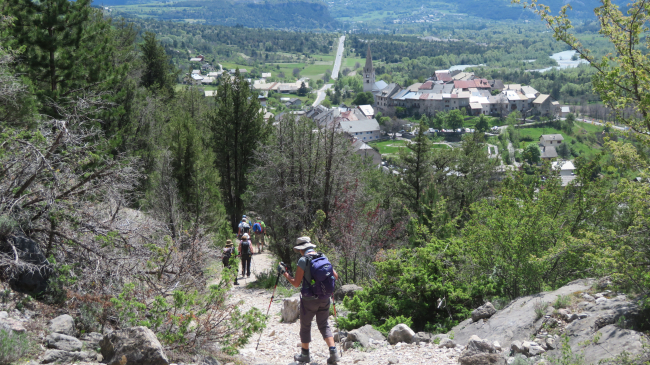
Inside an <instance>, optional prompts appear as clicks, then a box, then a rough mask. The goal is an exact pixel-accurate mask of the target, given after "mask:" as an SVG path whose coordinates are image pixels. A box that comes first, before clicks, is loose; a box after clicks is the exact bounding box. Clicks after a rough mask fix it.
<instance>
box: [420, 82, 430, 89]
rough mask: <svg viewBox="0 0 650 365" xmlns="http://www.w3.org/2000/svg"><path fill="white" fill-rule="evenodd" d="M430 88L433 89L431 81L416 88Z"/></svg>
mask: <svg viewBox="0 0 650 365" xmlns="http://www.w3.org/2000/svg"><path fill="white" fill-rule="evenodd" d="M431 89H433V81H427V82H425V83H424V84H422V85H421V86H420V87H419V88H418V90H431Z"/></svg>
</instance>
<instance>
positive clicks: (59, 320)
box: [47, 314, 76, 336]
mask: <svg viewBox="0 0 650 365" xmlns="http://www.w3.org/2000/svg"><path fill="white" fill-rule="evenodd" d="M47 326H48V328H49V329H50V331H51V332H55V333H61V334H64V335H68V336H74V335H75V332H76V331H75V328H74V319H73V318H72V317H70V316H69V315H67V314H64V315H61V316H58V317H56V318H54V319H52V320H50V321H49V322H48V323H47Z"/></svg>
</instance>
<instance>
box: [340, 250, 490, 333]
mask: <svg viewBox="0 0 650 365" xmlns="http://www.w3.org/2000/svg"><path fill="white" fill-rule="evenodd" d="M463 257H464V254H463V252H462V250H461V246H460V245H459V244H458V242H457V241H454V240H451V241H442V240H437V239H433V240H432V241H431V242H429V243H427V244H426V245H425V246H424V247H419V248H414V249H407V248H405V249H401V250H394V251H388V252H386V253H385V254H384V255H383V258H382V259H381V261H379V262H376V263H375V265H376V272H377V279H376V280H373V282H372V284H371V285H368V286H367V287H366V288H365V289H364V290H362V291H360V292H358V293H357V294H356V295H355V297H353V298H345V299H344V301H343V304H344V305H345V307H346V308H347V309H349V310H350V312H351V313H350V314H349V315H348V316H347V318H340V319H339V324H340V325H341V327H342V328H345V329H353V328H358V327H360V326H363V325H365V324H368V323H369V324H372V325H373V326H374V327H376V328H377V329H379V330H380V331H382V332H384V333H387V332H388V331H390V329H391V328H392V327H393V326H394V325H396V324H398V323H406V324H409V325H411V324H412V325H413V326H414V327H413V329H414V330H416V331H417V330H424V329H428V330H431V329H432V328H435V329H437V331H439V332H446V331H448V330H449V329H450V328H451V327H452V326H454V325H456V324H457V323H458V322H459V321H462V320H464V319H465V318H467V317H468V316H469V314H470V311H471V309H470V308H472V307H473V306H474V305H477V304H480V302H481V299H482V298H483V295H484V293H486V292H488V291H489V290H491V286H490V284H489V283H481V282H479V281H473V282H471V283H468V282H464V281H463V280H461V277H460V274H459V272H458V270H457V267H459V266H460V264H461V261H463Z"/></svg>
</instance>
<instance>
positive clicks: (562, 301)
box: [553, 295, 571, 309]
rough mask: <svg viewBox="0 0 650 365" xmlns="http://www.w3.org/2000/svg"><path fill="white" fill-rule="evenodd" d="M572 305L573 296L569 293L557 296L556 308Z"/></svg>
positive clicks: (554, 306)
mask: <svg viewBox="0 0 650 365" xmlns="http://www.w3.org/2000/svg"><path fill="white" fill-rule="evenodd" d="M570 305H571V297H569V296H568V295H558V296H557V298H555V302H553V308H555V309H560V308H566V307H568V306H570Z"/></svg>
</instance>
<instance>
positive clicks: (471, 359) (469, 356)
mask: <svg viewBox="0 0 650 365" xmlns="http://www.w3.org/2000/svg"><path fill="white" fill-rule="evenodd" d="M458 362H459V363H460V364H462V365H492V364H495V365H505V363H506V360H505V357H504V356H503V355H502V354H500V353H499V352H498V351H497V349H496V348H495V347H494V345H493V344H492V343H490V342H489V341H488V340H484V339H481V338H479V337H478V336H475V335H474V336H472V337H470V339H469V341H468V342H467V347H466V348H465V351H463V353H462V354H461V356H460V358H458Z"/></svg>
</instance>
